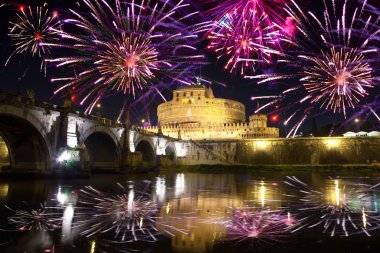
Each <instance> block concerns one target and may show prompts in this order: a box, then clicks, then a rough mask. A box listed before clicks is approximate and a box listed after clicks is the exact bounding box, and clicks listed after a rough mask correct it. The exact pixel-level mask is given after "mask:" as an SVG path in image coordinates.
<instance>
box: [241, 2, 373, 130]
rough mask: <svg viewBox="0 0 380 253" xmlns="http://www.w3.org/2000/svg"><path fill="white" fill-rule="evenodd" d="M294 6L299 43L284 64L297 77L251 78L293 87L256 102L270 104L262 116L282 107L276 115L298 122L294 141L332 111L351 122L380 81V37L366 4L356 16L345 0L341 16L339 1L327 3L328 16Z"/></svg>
mask: <svg viewBox="0 0 380 253" xmlns="http://www.w3.org/2000/svg"><path fill="white" fill-rule="evenodd" d="M292 3H293V5H292V6H290V7H288V8H286V11H287V13H288V15H289V17H290V18H291V19H292V20H293V21H294V23H295V24H296V29H297V30H296V31H297V35H298V36H297V37H298V40H297V44H296V46H295V48H292V50H289V52H288V53H287V58H286V60H281V61H278V63H279V64H282V63H284V64H286V69H289V70H291V71H292V72H291V73H290V74H287V73H273V74H262V75H258V76H246V78H252V79H260V81H259V83H266V82H273V81H277V82H278V81H285V83H286V84H287V83H288V82H287V81H286V80H290V82H291V83H292V84H291V85H290V86H287V87H285V88H283V89H282V93H281V94H280V95H274V96H261V97H253V98H252V99H256V100H258V99H266V100H269V102H266V103H264V104H263V105H262V106H261V107H260V108H258V110H257V111H256V112H258V111H260V110H262V109H265V108H267V109H269V108H272V107H275V105H276V106H278V105H280V109H279V110H275V111H274V113H276V114H277V115H278V114H284V124H285V125H287V124H288V123H294V122H295V123H294V125H293V127H292V129H291V130H290V132H289V133H288V137H289V136H293V137H294V136H295V135H296V133H297V131H298V129H299V127H300V126H301V125H302V124H303V123H304V122H305V121H306V120H307V119H308V118H310V117H315V116H318V115H319V114H321V113H325V112H331V113H333V114H341V115H343V116H344V117H345V118H347V116H348V115H347V114H348V109H350V111H354V110H356V109H357V108H360V106H362V105H364V104H365V102H366V100H367V99H368V97H369V93H370V91H371V90H373V89H374V88H375V86H376V82H375V80H376V79H377V78H378V73H377V72H378V71H376V69H374V63H375V62H376V61H378V59H377V58H376V52H377V51H378V49H377V48H376V46H375V43H374V41H375V38H376V35H377V34H378V33H380V30H379V29H378V28H376V25H375V24H374V23H373V22H372V21H373V20H374V18H373V17H371V16H368V17H365V14H364V8H365V3H364V4H363V5H362V6H361V8H356V9H355V10H354V12H353V13H350V12H349V11H348V10H346V9H347V8H348V7H347V6H348V5H349V3H348V0H345V1H344V4H343V8H342V11H341V15H340V16H339V13H340V12H339V9H338V7H337V6H338V5H339V3H338V2H337V3H336V4H331V5H332V6H330V5H329V4H328V3H326V2H325V10H324V13H323V15H318V14H314V13H312V12H308V13H303V12H302V11H301V8H300V7H299V6H298V5H297V4H296V3H295V1H292ZM333 3H334V2H333ZM348 16H350V19H349V18H348ZM318 17H321V18H318ZM375 23H376V21H375ZM294 83H298V84H296V85H294ZM282 84H284V83H282ZM289 111H291V112H290V113H289Z"/></svg>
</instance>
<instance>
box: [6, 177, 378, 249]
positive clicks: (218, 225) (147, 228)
mask: <svg viewBox="0 0 380 253" xmlns="http://www.w3.org/2000/svg"><path fill="white" fill-rule="evenodd" d="M379 176H380V174H376V173H361V172H353V171H346V172H336V171H333V172H326V171H325V172H318V171H315V170H313V171H292V172H291V173H289V172H286V171H283V170H282V171H281V170H279V171H276V170H273V171H267V172H263V171H261V172H246V173H240V172H239V173H189V172H184V173H171V172H166V173H145V174H125V175H110V174H97V175H92V177H91V178H90V179H71V180H69V179H67V180H52V179H38V178H33V179H12V180H11V179H0V204H1V207H0V214H1V218H0V229H1V230H0V252H3V253H14V252H44V253H48V252H56V253H58V252H59V253H61V252H71V253H82V252H89V253H94V252H110V253H113V252H136V251H137V252H306V251H307V252H318V253H320V252H338V253H339V252H341V253H343V252H380V240H379V239H380V219H379V217H380V215H379V214H380V211H379V210H378V204H379V201H378V193H379V192H378V191H379V190H380V188H379V187H378V186H377V184H378V183H379V182H380V178H379ZM33 210H35V211H39V210H40V211H42V212H34V213H33Z"/></svg>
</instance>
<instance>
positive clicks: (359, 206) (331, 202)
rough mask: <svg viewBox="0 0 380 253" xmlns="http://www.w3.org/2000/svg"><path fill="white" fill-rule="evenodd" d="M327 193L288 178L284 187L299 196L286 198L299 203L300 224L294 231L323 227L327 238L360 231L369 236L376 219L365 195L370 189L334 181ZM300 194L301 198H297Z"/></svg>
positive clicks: (369, 199) (337, 180) (365, 186)
mask: <svg viewBox="0 0 380 253" xmlns="http://www.w3.org/2000/svg"><path fill="white" fill-rule="evenodd" d="M332 182H333V185H331V187H330V188H328V189H327V190H315V189H311V188H310V187H309V186H308V185H307V184H305V183H304V182H302V181H300V180H299V179H297V178H296V177H287V180H286V181H285V183H286V184H288V185H290V186H292V187H294V189H296V190H297V191H298V193H296V194H293V195H287V196H288V197H295V198H297V200H298V199H300V200H301V205H299V204H297V206H296V209H297V210H298V212H299V216H300V217H303V218H301V220H302V223H299V226H298V227H296V228H295V229H294V230H293V232H295V231H298V230H301V229H304V228H307V229H312V228H322V230H323V233H328V234H330V236H335V235H344V236H349V235H351V234H356V233H359V232H362V233H365V234H366V235H368V236H370V234H369V230H371V229H374V228H377V227H378V222H379V219H378V218H376V217H375V216H373V212H371V211H370V206H371V203H372V200H371V198H370V195H369V194H368V189H369V186H368V185H366V184H356V186H355V187H352V186H348V185H342V183H341V180H339V179H335V180H333V181H332ZM299 194H302V197H300V196H298V195H299Z"/></svg>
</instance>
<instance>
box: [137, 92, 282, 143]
mask: <svg viewBox="0 0 380 253" xmlns="http://www.w3.org/2000/svg"><path fill="white" fill-rule="evenodd" d="M157 116H158V125H159V127H157V126H156V127H145V128H144V129H145V130H147V131H151V132H154V133H158V132H160V131H161V132H162V134H164V135H166V136H169V137H173V138H180V139H183V140H228V139H230V140H231V139H233V140H236V139H251V138H276V137H279V130H278V128H274V127H268V126H267V121H268V118H267V115H264V114H254V115H251V116H249V122H246V115H245V106H244V105H243V104H242V103H240V102H237V101H234V100H230V99H223V98H215V97H214V94H213V91H212V89H211V88H207V87H205V86H201V85H198V86H188V87H185V88H181V89H177V90H174V92H173V99H172V101H170V102H166V103H163V104H160V105H159V106H158V108H157Z"/></svg>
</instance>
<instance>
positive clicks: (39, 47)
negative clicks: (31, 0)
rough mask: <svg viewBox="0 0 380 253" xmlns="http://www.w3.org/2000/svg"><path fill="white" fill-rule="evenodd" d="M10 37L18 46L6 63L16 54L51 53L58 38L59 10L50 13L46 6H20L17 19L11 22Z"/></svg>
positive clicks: (59, 25)
mask: <svg viewBox="0 0 380 253" xmlns="http://www.w3.org/2000/svg"><path fill="white" fill-rule="evenodd" d="M10 24H11V28H10V29H9V34H8V35H9V37H10V38H11V40H12V42H13V44H14V46H15V47H16V48H15V50H14V51H13V53H12V54H11V55H10V56H9V58H8V59H7V61H6V63H5V65H7V64H8V62H9V60H10V59H11V58H12V57H13V56H14V55H15V54H23V53H25V54H30V55H32V56H33V57H34V56H38V57H44V56H46V55H47V54H49V53H50V46H48V45H47V44H46V43H52V42H54V41H57V40H58V33H59V31H60V27H61V23H60V21H59V19H58V12H56V11H54V12H53V13H50V12H49V10H48V9H46V8H44V7H36V8H32V7H30V6H29V7H25V6H20V8H19V12H18V13H17V14H16V18H15V21H12V22H10Z"/></svg>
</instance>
